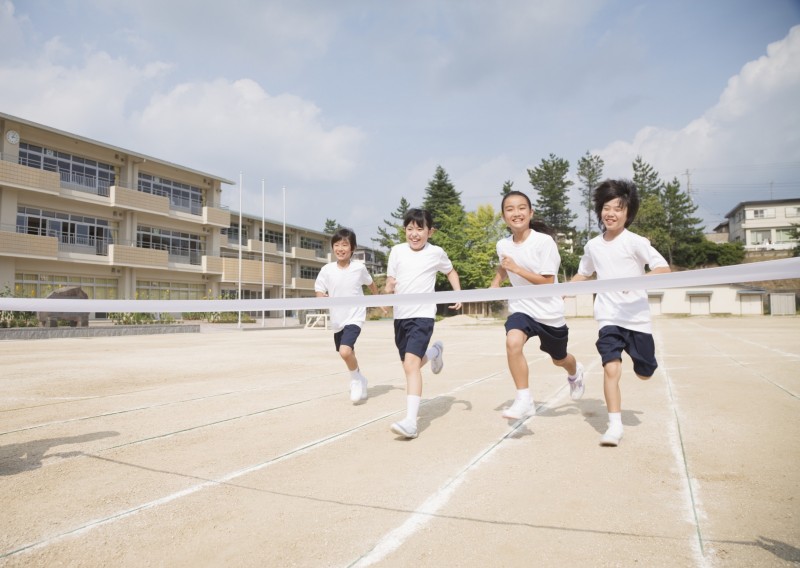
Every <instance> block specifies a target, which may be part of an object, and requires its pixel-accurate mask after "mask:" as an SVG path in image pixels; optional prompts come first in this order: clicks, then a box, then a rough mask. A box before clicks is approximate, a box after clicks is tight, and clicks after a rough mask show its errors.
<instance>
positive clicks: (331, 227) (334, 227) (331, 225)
mask: <svg viewBox="0 0 800 568" xmlns="http://www.w3.org/2000/svg"><path fill="white" fill-rule="evenodd" d="M340 226H341V225H339V223H337V222H336V219H328V218H326V219H325V228H324V229H322V232H323V233H325V234H326V235H332V234H333V233H335V232H336V231H338V230H339V227H340Z"/></svg>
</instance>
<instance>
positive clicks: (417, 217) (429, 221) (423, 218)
mask: <svg viewBox="0 0 800 568" xmlns="http://www.w3.org/2000/svg"><path fill="white" fill-rule="evenodd" d="M411 223H414V224H415V225H416V226H417V227H419V228H421V229H433V216H432V215H431V212H430V211H428V210H426V209H417V208H414V209H409V210H408V211H406V215H405V217H403V227H404V228H405V227H408V226H409V225H410V224H411Z"/></svg>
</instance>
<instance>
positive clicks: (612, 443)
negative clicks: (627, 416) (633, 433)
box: [600, 426, 622, 447]
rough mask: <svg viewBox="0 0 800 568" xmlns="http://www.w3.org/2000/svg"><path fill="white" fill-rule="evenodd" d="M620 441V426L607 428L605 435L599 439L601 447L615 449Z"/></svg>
mask: <svg viewBox="0 0 800 568" xmlns="http://www.w3.org/2000/svg"><path fill="white" fill-rule="evenodd" d="M621 439H622V427H621V426H609V427H608V430H606V433H605V434H603V435H602V436H601V437H600V445H601V446H609V447H617V446H619V441H620V440H621Z"/></svg>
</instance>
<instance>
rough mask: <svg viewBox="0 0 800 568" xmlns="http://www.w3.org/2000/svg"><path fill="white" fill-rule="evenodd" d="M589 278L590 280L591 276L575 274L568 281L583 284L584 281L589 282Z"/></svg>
mask: <svg viewBox="0 0 800 568" xmlns="http://www.w3.org/2000/svg"><path fill="white" fill-rule="evenodd" d="M589 278H591V276H584V275H583V274H576V275H575V276H573V277H572V278H570V280H569V281H570V282H585V281H586V280H589Z"/></svg>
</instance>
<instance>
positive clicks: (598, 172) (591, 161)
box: [578, 150, 605, 237]
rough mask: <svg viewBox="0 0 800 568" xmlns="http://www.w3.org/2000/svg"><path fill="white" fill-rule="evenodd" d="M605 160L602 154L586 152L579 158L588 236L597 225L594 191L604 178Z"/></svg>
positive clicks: (582, 201) (579, 176)
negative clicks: (593, 198) (593, 199)
mask: <svg viewBox="0 0 800 568" xmlns="http://www.w3.org/2000/svg"><path fill="white" fill-rule="evenodd" d="M604 165H605V162H604V161H603V159H602V158H601V157H600V156H597V155H594V154H589V152H588V150H587V152H586V154H585V155H584V156H583V157H582V158H581V159H580V160H578V180H579V181H580V182H581V205H582V206H583V208H584V209H585V210H586V235H587V237H588V235H589V233H590V231H591V228H592V227H594V226H595V221H596V220H595V219H594V202H593V201H592V192H593V191H594V188H596V187H597V186H598V185H599V184H600V180H601V179H603V166H604Z"/></svg>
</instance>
